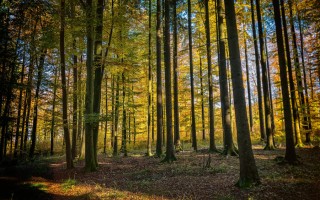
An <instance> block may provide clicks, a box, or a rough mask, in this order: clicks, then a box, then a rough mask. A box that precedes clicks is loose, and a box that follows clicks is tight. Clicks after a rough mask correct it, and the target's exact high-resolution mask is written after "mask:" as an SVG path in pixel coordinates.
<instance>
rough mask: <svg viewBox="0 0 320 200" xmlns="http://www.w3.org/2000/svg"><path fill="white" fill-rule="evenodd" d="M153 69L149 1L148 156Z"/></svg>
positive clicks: (149, 148)
mask: <svg viewBox="0 0 320 200" xmlns="http://www.w3.org/2000/svg"><path fill="white" fill-rule="evenodd" d="M151 79H152V67H151V0H149V34H148V119H147V120H148V127H147V129H148V141H147V156H151V155H152V152H151V131H152V130H151V92H152V91H151V87H152V86H151V85H152V80H151Z"/></svg>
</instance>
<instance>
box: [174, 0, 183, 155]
mask: <svg viewBox="0 0 320 200" xmlns="http://www.w3.org/2000/svg"><path fill="white" fill-rule="evenodd" d="M172 4H173V18H172V21H173V110H174V113H173V114H174V145H175V148H176V151H180V150H182V147H181V142H180V127H179V126H180V121H179V102H178V26H177V6H178V5H177V0H173V1H172Z"/></svg>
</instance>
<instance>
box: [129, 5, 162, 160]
mask: <svg viewBox="0 0 320 200" xmlns="http://www.w3.org/2000/svg"><path fill="white" fill-rule="evenodd" d="M156 20H157V27H156V34H157V35H156V51H157V145H156V154H157V156H158V157H160V156H161V155H162V130H163V129H162V127H163V113H162V111H163V108H162V77H161V1H160V0H157V19H156ZM134 121H135V118H134Z"/></svg>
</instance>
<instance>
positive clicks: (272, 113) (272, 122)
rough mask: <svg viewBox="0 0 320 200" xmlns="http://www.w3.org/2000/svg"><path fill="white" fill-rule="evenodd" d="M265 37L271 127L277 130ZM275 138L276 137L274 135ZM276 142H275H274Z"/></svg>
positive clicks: (273, 130)
mask: <svg viewBox="0 0 320 200" xmlns="http://www.w3.org/2000/svg"><path fill="white" fill-rule="evenodd" d="M264 39H265V44H266V45H265V47H266V64H267V71H268V82H269V91H270V93H269V94H270V105H271V106H270V108H271V129H272V132H273V133H274V132H275V127H276V126H275V123H274V112H273V111H274V109H273V100H272V87H271V75H270V65H269V56H268V43H267V37H265V38H264ZM273 139H274V137H273ZM273 144H275V142H273Z"/></svg>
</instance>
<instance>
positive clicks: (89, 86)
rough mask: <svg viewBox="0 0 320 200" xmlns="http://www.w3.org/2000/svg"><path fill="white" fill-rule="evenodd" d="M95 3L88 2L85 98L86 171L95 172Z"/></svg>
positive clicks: (90, 0) (89, 0) (88, 0)
mask: <svg viewBox="0 0 320 200" xmlns="http://www.w3.org/2000/svg"><path fill="white" fill-rule="evenodd" d="M93 19H94V18H93V3H92V0H87V3H86V31H87V61H86V68H87V80H86V98H85V114H86V119H85V170H86V171H88V172H91V171H95V170H96V168H97V165H96V164H97V163H96V160H95V155H94V153H95V151H94V148H95V147H94V136H93V134H94V133H93V122H92V121H93V119H92V118H93V94H94V88H93V84H94V64H93V33H94V31H93V23H92V21H93Z"/></svg>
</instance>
